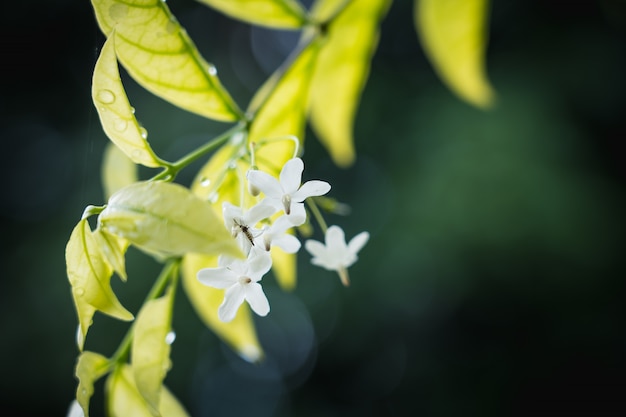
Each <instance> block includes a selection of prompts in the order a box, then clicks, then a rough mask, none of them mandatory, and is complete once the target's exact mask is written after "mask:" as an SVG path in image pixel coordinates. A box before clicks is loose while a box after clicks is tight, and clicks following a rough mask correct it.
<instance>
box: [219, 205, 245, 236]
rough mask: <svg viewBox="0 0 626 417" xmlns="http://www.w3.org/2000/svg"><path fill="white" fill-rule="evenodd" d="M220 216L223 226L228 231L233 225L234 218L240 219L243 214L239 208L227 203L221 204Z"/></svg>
mask: <svg viewBox="0 0 626 417" xmlns="http://www.w3.org/2000/svg"><path fill="white" fill-rule="evenodd" d="M222 215H223V216H224V224H225V225H226V227H227V228H228V229H229V230H230V229H232V227H233V225H234V219H235V218H241V217H242V216H243V212H242V211H241V208H240V207H237V206H234V205H232V204H231V203H229V202H225V203H224V204H222Z"/></svg>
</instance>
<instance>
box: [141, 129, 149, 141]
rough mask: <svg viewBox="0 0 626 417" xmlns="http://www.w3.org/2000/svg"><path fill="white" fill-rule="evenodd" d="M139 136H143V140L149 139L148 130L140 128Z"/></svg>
mask: <svg viewBox="0 0 626 417" xmlns="http://www.w3.org/2000/svg"><path fill="white" fill-rule="evenodd" d="M139 134H141V137H142V138H144V139H148V131H147V130H146V128H145V127H140V128H139Z"/></svg>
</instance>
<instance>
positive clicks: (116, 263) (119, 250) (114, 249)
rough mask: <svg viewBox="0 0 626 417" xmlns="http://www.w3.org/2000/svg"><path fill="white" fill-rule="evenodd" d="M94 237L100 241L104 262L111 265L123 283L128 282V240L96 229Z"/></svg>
mask: <svg viewBox="0 0 626 417" xmlns="http://www.w3.org/2000/svg"><path fill="white" fill-rule="evenodd" d="M93 235H94V237H95V238H96V240H97V241H98V245H99V246H100V250H101V251H102V254H103V255H104V260H105V261H107V262H108V263H109V265H111V267H112V268H113V270H114V271H115V272H116V273H117V275H119V276H120V278H121V279H122V281H126V279H127V276H126V259H125V257H124V255H125V254H126V250H127V249H128V245H129V242H128V241H127V240H126V239H123V238H121V237H119V236H115V235H112V234H110V233H108V232H107V231H105V230H103V229H101V228H98V229H96V231H95V232H94V233H93Z"/></svg>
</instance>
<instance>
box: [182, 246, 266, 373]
mask: <svg viewBox="0 0 626 417" xmlns="http://www.w3.org/2000/svg"><path fill="white" fill-rule="evenodd" d="M216 266H217V257H215V256H204V255H196V254H189V255H187V256H185V257H184V258H183V263H182V270H181V271H182V274H183V287H184V288H185V293H186V294H187V297H188V298H189V300H190V301H191V304H192V305H193V307H194V310H195V311H196V313H197V314H198V316H199V317H200V319H201V320H202V321H203V322H204V323H205V324H206V325H207V326H208V327H209V328H210V329H211V330H212V331H213V332H214V333H215V334H216V335H217V336H218V337H220V338H221V339H222V340H224V341H225V342H226V343H227V344H228V345H230V346H231V348H232V349H233V350H234V351H235V352H237V353H238V354H239V355H240V356H241V357H243V358H244V359H246V360H247V361H249V362H256V361H258V360H259V359H261V357H262V356H263V350H262V348H261V345H260V344H259V340H258V338H257V334H256V330H255V328H254V322H253V320H252V315H251V313H250V308H249V307H248V304H247V303H244V304H243V305H242V306H241V307H240V308H239V311H238V312H237V315H236V316H235V318H234V320H232V321H230V322H228V323H224V322H222V321H221V320H220V319H219V318H218V316H217V309H218V307H219V306H220V304H222V301H223V300H224V290H220V289H216V288H211V287H207V286H206V285H203V284H202V283H201V282H200V281H199V280H198V278H197V277H196V274H197V273H198V271H199V270H201V269H203V268H214V267H216Z"/></svg>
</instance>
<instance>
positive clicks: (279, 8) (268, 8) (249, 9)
mask: <svg viewBox="0 0 626 417" xmlns="http://www.w3.org/2000/svg"><path fill="white" fill-rule="evenodd" d="M198 1H200V2H201V3H205V4H207V5H208V6H210V7H212V8H214V9H217V10H219V11H221V12H222V13H224V14H227V15H229V16H231V17H234V18H235V19H240V20H243V21H245V22H249V23H254V24H257V25H262V26H268V27H273V28H284V29H295V28H300V27H302V26H303V25H304V24H305V23H306V20H307V18H306V12H305V11H304V9H303V8H302V6H301V5H300V3H299V2H298V1H296V0H198Z"/></svg>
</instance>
